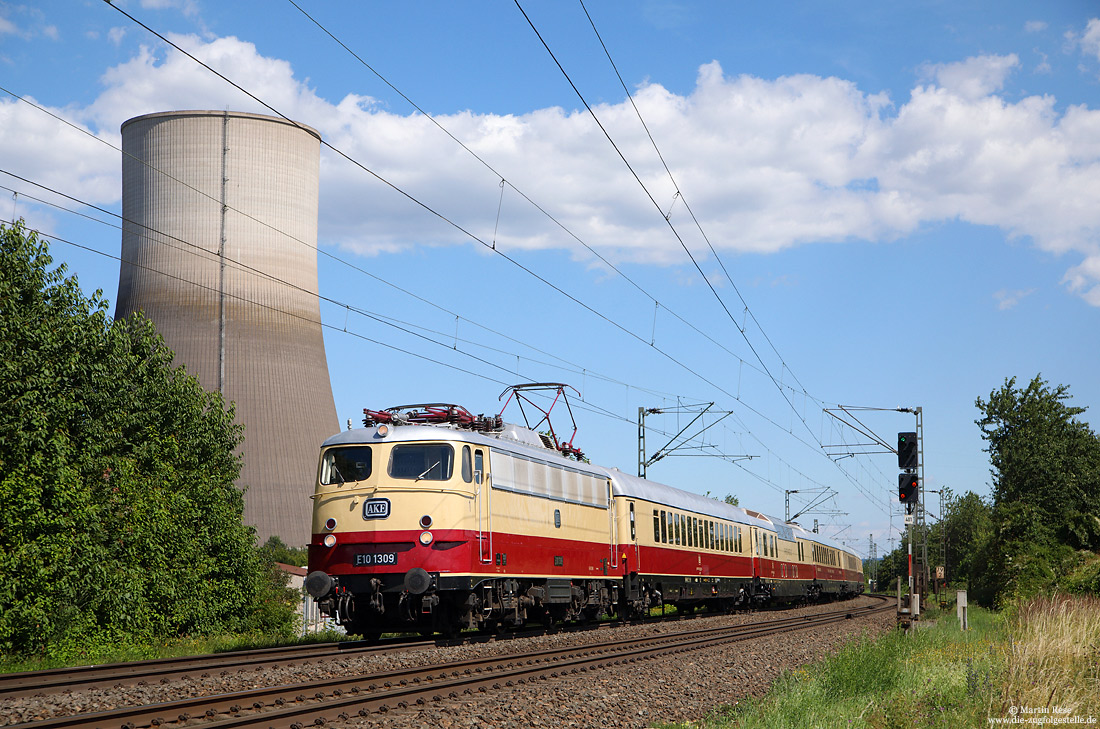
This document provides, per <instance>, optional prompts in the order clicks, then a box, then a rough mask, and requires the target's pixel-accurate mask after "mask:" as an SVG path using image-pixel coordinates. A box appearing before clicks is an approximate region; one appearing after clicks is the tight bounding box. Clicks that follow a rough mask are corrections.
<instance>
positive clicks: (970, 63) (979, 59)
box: [924, 53, 1020, 99]
mask: <svg viewBox="0 0 1100 729" xmlns="http://www.w3.org/2000/svg"><path fill="white" fill-rule="evenodd" d="M1019 65H1020V59H1019V58H1017V57H1016V54H1015V53H1013V54H1010V55H1008V56H975V57H973V58H968V59H966V60H965V61H962V62H960V63H937V64H930V65H928V66H926V67H925V69H924V71H925V73H926V74H927V75H928V76H929V77H931V78H934V79H935V81H936V84H937V85H938V86H940V87H941V88H943V89H946V90H947V91H950V92H952V93H955V94H958V95H959V96H962V97H963V98H967V99H977V98H981V97H983V96H988V95H989V94H992V93H993V92H995V91H1000V90H1001V88H1002V87H1003V86H1004V82H1005V79H1006V78H1008V74H1009V73H1011V72H1012V70H1013V69H1015V68H1017V67H1018V66H1019Z"/></svg>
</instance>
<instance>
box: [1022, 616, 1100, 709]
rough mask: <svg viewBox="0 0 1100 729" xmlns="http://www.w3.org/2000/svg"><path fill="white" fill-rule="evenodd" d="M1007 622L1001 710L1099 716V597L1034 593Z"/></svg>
mask: <svg viewBox="0 0 1100 729" xmlns="http://www.w3.org/2000/svg"><path fill="white" fill-rule="evenodd" d="M1010 622H1011V643H1010V660H1009V668H1008V672H1007V675H1006V676H1005V690H1004V697H1003V698H1004V707H1003V708H1004V709H1005V711H1009V710H1011V707H1028V708H1034V709H1046V711H1040V712H1039V713H1041V714H1047V715H1050V716H1053V715H1055V714H1056V713H1057V714H1059V715H1068V716H1082V717H1088V716H1094V717H1098V718H1100V598H1096V597H1073V598H1071V597H1067V596H1064V595H1062V596H1055V597H1045V598H1037V599H1034V600H1031V601H1030V602H1028V603H1025V604H1024V605H1022V606H1020V607H1018V608H1015V609H1014V610H1013V611H1012V617H1011V621H1010ZM1055 709H1058V710H1059V711H1057V712H1055ZM1018 710H1019V709H1018Z"/></svg>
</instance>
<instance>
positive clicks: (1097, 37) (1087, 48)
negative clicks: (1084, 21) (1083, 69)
mask: <svg viewBox="0 0 1100 729" xmlns="http://www.w3.org/2000/svg"><path fill="white" fill-rule="evenodd" d="M1080 43H1081V50H1082V51H1084V52H1085V53H1088V54H1089V55H1091V56H1095V57H1096V59H1097V60H1100V18H1092V19H1091V20H1089V22H1088V25H1087V26H1085V32H1084V34H1083V35H1082V36H1081V39H1080Z"/></svg>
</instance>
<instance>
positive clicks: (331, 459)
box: [321, 446, 372, 484]
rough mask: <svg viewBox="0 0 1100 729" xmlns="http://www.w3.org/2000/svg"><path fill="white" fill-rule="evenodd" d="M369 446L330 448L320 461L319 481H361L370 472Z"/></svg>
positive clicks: (326, 482) (324, 482)
mask: <svg viewBox="0 0 1100 729" xmlns="http://www.w3.org/2000/svg"><path fill="white" fill-rule="evenodd" d="M371 455H372V454H371V449H370V446H349V447H347V448H331V449H329V450H328V451H327V452H326V453H325V457H324V460H322V461H321V483H323V484H330V483H344V482H345V481H363V480H364V479H366V478H368V477H369V476H370V474H371Z"/></svg>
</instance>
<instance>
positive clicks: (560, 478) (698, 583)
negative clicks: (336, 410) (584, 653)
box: [305, 386, 863, 639]
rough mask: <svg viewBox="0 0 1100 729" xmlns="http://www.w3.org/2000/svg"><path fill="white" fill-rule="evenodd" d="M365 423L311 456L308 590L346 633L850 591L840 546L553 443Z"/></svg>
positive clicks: (427, 409) (427, 425) (388, 416)
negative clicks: (314, 472) (314, 463)
mask: <svg viewBox="0 0 1100 729" xmlns="http://www.w3.org/2000/svg"><path fill="white" fill-rule="evenodd" d="M558 387H559V394H561V391H560V386H558ZM364 412H365V414H366V418H365V419H364V427H363V428H358V429H354V430H348V431H345V432H342V433H339V434H337V435H334V436H333V437H331V438H329V439H328V440H326V441H325V442H324V444H323V445H322V447H321V454H320V462H319V466H318V476H317V482H316V484H315V493H314V494H313V496H312V498H313V501H314V504H313V527H312V533H313V537H312V540H311V543H310V546H309V569H310V572H309V574H308V576H307V577H306V582H305V587H306V590H307V592H308V593H309V594H310V595H311V596H312V597H313V598H314V599H315V600H316V601H317V602H318V605H319V607H320V608H321V611H322V612H324V613H326V614H328V615H330V616H332V617H334V618H335V619H336V620H338V621H339V622H340V624H341V625H343V626H344V627H345V628H346V629H347V630H348V632H349V633H352V634H361V635H363V636H365V637H366V638H368V639H376V638H377V637H379V636H380V635H381V634H382V633H383V632H410V631H419V632H423V633H431V632H440V633H443V634H444V635H453V634H455V633H456V632H457V631H459V630H460V629H463V628H485V629H494V628H497V627H500V626H502V625H520V624H523V623H526V622H528V621H540V622H542V623H543V624H546V625H550V624H553V623H555V622H558V621H574V620H577V621H584V620H590V619H593V618H596V617H597V616H599V615H601V614H617V615H619V616H621V617H638V616H642V615H645V614H647V613H648V611H649V610H650V608H653V607H656V606H660V605H663V604H665V603H673V604H675V605H677V606H678V607H680V608H681V609H688V610H690V609H694V608H695V607H696V606H699V605H706V606H708V607H710V608H712V609H720V610H731V609H733V608H736V607H743V606H747V605H756V604H762V603H766V602H775V601H793V600H806V599H817V598H819V597H822V596H846V595H850V594H855V593H858V592H861V591H862V589H863V576H862V565H861V563H860V562H859V558H858V557H857V556H856V555H854V554H852V553H851V552H849V551H848V550H846V549H844V548H843V547H841V546H840V545H838V544H836V543H833V542H831V541H830V540H828V539H825V538H823V537H821V536H820V535H817V534H811V533H810V532H806V531H805V530H803V529H802V528H801V527H799V526H798V525H796V524H784V523H783V522H782V520H777V519H773V518H770V517H767V516H765V515H763V514H760V513H757V512H754V511H750V510H746V509H742V508H739V507H735V506H731V505H728V504H725V503H722V502H719V501H716V500H714V499H710V498H706V497H703V496H699V495H697V494H693V493H690V492H687V491H682V490H680V489H675V488H673V487H670V486H665V485H663V484H659V483H656V482H654V481H648V480H645V479H641V478H637V477H634V476H630V475H628V474H625V473H623V472H621V471H619V470H617V469H608V468H603V467H599V466H594V465H591V464H589V463H587V462H586V461H585V460H584V458H583V454H582V453H581V452H580V451H579V450H577V449H575V448H574V447H573V446H572V441H571V440H570V441H569V442H568V443H561V442H559V441H558V438H557V436H556V435H555V434H554V432H553V429H552V428H551V429H550V432H549V433H548V434H546V433H539V432H536V431H535V430H534V429H531V428H527V427H522V426H517V425H514V424H508V423H505V422H503V420H502V419H501V417H500V416H499V415H496V416H476V417H475V416H473V415H472V414H471V413H470V412H469V411H467V410H466V409H465V408H462V407H460V406H457V405H452V404H444V403H429V404H422V405H409V406H401V407H395V408H389V409H387V410H383V411H364ZM540 424H541V421H540ZM536 427H537V426H536ZM574 432H575V431H574Z"/></svg>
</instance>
